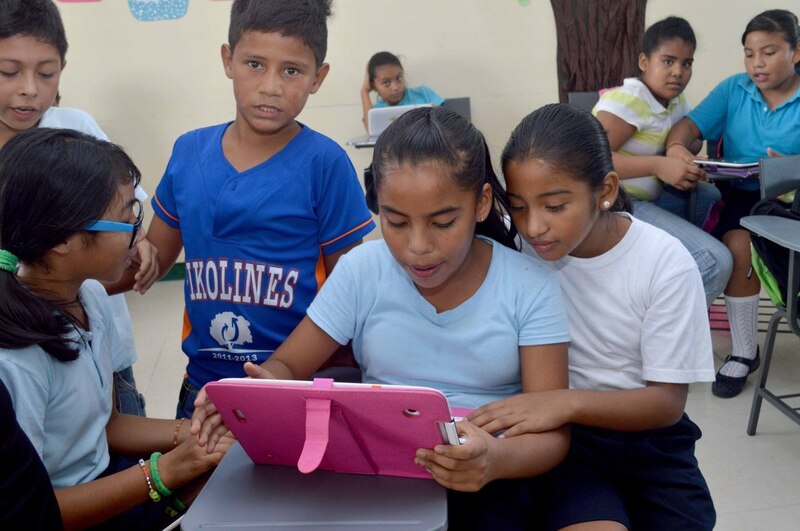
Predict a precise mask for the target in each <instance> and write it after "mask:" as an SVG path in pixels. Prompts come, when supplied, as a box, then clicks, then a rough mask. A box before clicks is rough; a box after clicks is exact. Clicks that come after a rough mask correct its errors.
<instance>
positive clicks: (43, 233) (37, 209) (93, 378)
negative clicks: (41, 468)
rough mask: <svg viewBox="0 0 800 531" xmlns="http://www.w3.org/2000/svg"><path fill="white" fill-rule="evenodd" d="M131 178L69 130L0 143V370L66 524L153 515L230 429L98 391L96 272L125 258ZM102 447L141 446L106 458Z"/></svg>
mask: <svg viewBox="0 0 800 531" xmlns="http://www.w3.org/2000/svg"><path fill="white" fill-rule="evenodd" d="M139 178H140V172H139V170H138V169H137V168H136V166H135V165H134V163H133V162H132V161H131V159H130V158H129V157H128V156H127V155H126V154H125V152H124V151H122V149H120V148H119V147H118V146H116V145H114V144H112V143H109V142H105V141H102V140H97V139H95V138H93V137H90V136H88V135H85V134H82V133H78V132H75V131H69V130H61V129H58V130H57V129H35V130H32V131H30V132H25V133H22V134H20V135H18V136H16V137H15V138H13V139H11V140H10V141H9V142H8V143H7V144H6V145H5V146H4V147H3V149H2V150H0V293H2V294H3V296H2V297H0V379H2V381H3V382H4V383H5V385H6V387H8V390H9V394H10V395H11V398H12V401H13V404H14V409H15V412H16V416H17V420H18V422H19V424H20V426H21V427H22V429H23V430H24V431H25V433H26V435H27V436H28V438H29V439H30V440H31V442H32V443H33V446H34V448H35V449H36V451H37V453H38V454H39V456H40V457H41V459H42V461H43V462H44V464H45V468H46V469H47V472H48V474H49V476H50V481H51V482H52V485H53V487H54V489H55V492H56V498H57V499H58V503H59V506H60V509H61V514H62V517H63V520H64V526H65V527H66V528H76V527H80V528H83V527H89V526H94V525H97V524H101V523H104V522H109V521H110V520H112V519H114V518H115V517H117V516H120V515H121V516H120V517H119V518H117V519H116V520H113V522H112V523H110V524H109V525H111V526H112V527H113V528H115V529H131V528H133V529H135V528H150V527H152V526H153V525H155V524H160V523H163V522H162V520H168V519H169V518H170V517H171V516H172V517H174V516H175V515H176V514H177V512H178V511H179V510H182V508H183V506H184V502H188V501H189V499H190V498H191V493H190V492H189V491H187V490H185V489H184V490H181V489H182V487H184V486H185V485H187V484H188V483H190V482H193V480H195V479H197V478H199V477H201V476H203V475H204V474H205V473H206V472H207V471H209V470H210V469H211V468H213V467H214V466H215V465H216V464H217V463H218V462H219V460H220V459H221V458H222V455H223V454H224V453H225V452H226V450H227V448H228V447H229V446H230V442H232V440H231V439H230V438H226V440H225V443H224V444H223V445H222V446H217V448H216V451H215V452H214V453H208V452H207V451H206V449H205V448H201V447H200V446H199V445H198V444H197V439H196V437H193V436H191V435H190V433H189V425H188V424H189V423H188V422H186V423H183V422H182V421H178V422H176V421H174V420H155V419H147V418H143V417H137V416H132V415H123V414H120V413H118V412H117V410H116V407H115V406H114V403H113V401H112V399H113V378H112V360H111V356H112V352H113V351H114V350H115V349H116V348H118V347H119V341H120V340H119V336H118V333H117V331H116V327H115V326H113V317H112V314H111V311H110V307H109V303H108V295H107V294H106V291H105V289H104V288H103V286H102V285H101V284H100V283H99V282H98V281H106V282H114V281H116V280H118V279H119V278H120V276H121V275H122V273H123V271H124V269H125V268H126V267H127V266H128V265H129V264H130V259H131V256H132V254H133V252H134V251H133V249H132V248H133V245H134V243H135V242H136V236H137V232H138V230H139V228H140V227H141V222H142V208H141V204H140V203H139V202H138V200H137V199H136V198H135V197H134V187H135V186H136V184H137V183H138V181H139ZM111 452H113V453H118V454H123V455H130V456H137V457H141V459H139V462H138V463H137V464H135V465H134V466H131V467H128V468H126V469H123V470H113V469H109V453H111ZM161 453H163V455H161ZM150 500H153V502H150Z"/></svg>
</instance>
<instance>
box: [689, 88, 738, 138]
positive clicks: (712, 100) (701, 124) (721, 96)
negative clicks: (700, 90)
mask: <svg viewBox="0 0 800 531" xmlns="http://www.w3.org/2000/svg"><path fill="white" fill-rule="evenodd" d="M735 82H736V78H735V77H729V78H728V79H726V80H724V81H722V82H721V83H720V84H719V85H717V86H716V87H714V90H712V91H711V92H710V93H709V95H708V96H706V97H705V99H704V100H703V101H701V102H700V104H699V105H698V106H697V107H695V108H694V109H693V110H692V111H691V112H689V114H687V115H686V117H687V118H689V119H690V120H691V121H692V122H694V125H696V126H697V128H698V129H699V130H700V135H701V137H702V138H703V139H704V140H717V139H719V138H720V137H722V133H723V130H724V127H725V122H726V120H727V114H728V97H729V95H730V90H731V84H732V83H735Z"/></svg>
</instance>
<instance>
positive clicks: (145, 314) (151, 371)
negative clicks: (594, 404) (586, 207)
mask: <svg viewBox="0 0 800 531" xmlns="http://www.w3.org/2000/svg"><path fill="white" fill-rule="evenodd" d="M182 286H183V284H182V282H174V281H173V282H160V283H158V284H156V285H155V286H154V287H153V288H152V289H151V290H150V291H149V292H148V293H147V294H146V295H144V296H140V295H138V294H128V295H127V297H128V304H129V306H130V310H131V315H132V316H133V325H134V332H135V334H136V343H137V348H138V351H139V361H138V362H137V363H136V365H135V367H134V369H135V374H136V379H137V382H138V385H139V388H140V389H141V391H142V392H143V393H144V394H145V397H146V398H147V411H148V414H149V415H150V416H153V417H169V418H171V417H173V416H174V414H175V413H174V412H175V404H176V402H177V395H178V388H179V385H180V382H181V379H182V377H183V371H184V365H185V357H184V356H183V354H182V353H181V351H180V346H179V342H180V336H181V327H182V318H183V291H182ZM713 338H714V352H715V354H716V357H717V361H718V362H719V361H720V360H721V359H722V358H724V357H725V356H726V355H727V353H728V351H729V349H730V336H729V334H728V332H727V331H714V332H713ZM760 339H763V337H762V338H760ZM753 380H754V378H753V377H751V381H750V382H749V383H748V387H747V388H746V389H745V392H744V393H742V394H741V395H740V396H738V397H736V398H733V399H729V400H722V399H719V398H715V397H713V396H712V395H711V385H710V384H697V385H693V386H692V387H691V388H690V392H689V401H688V405H687V412H688V413H689V416H691V417H692V419H693V420H694V421H695V422H696V423H697V424H698V425H699V426H700V427H701V428H702V430H703V433H704V436H703V438H702V439H701V440H700V442H699V445H698V448H697V458H698V460H699V461H700V466H701V468H702V470H703V472H704V474H705V476H706V479H707V480H708V483H709V486H710V487H711V492H712V494H713V496H714V501H715V504H716V507H717V513H718V518H717V522H718V525H717V529H720V530H722V531H755V530H759V531H760V530H769V531H783V530H786V531H790V530H791V531H796V530H797V529H800V427H798V426H797V425H796V424H794V423H793V422H791V421H790V420H789V419H787V418H786V417H784V416H783V415H781V414H780V413H778V412H777V411H776V410H775V409H774V408H773V407H772V406H770V405H768V404H765V405H764V407H763V408H762V413H761V420H760V422H759V426H758V433H757V435H755V436H754V437H750V436H748V435H747V433H746V432H745V428H746V425H747V418H748V415H749V412H750V403H751V401H752V395H753V394H752V389H753ZM770 383H771V384H772V385H774V386H776V387H777V388H778V389H779V390H780V388H781V387H785V388H786V390H787V392H788V391H789V390H792V389H794V390H796V391H800V340H798V338H797V337H796V336H794V335H792V334H779V337H778V340H777V344H776V349H775V359H774V361H773V369H772V371H771V372H770ZM798 405H800V404H798Z"/></svg>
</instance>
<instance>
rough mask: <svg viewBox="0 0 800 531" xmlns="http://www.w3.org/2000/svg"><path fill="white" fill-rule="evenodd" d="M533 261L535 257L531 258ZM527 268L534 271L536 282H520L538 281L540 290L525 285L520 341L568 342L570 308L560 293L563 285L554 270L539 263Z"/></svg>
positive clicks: (519, 308) (519, 314)
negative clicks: (559, 282) (566, 307)
mask: <svg viewBox="0 0 800 531" xmlns="http://www.w3.org/2000/svg"><path fill="white" fill-rule="evenodd" d="M532 262H533V261H532ZM533 265H534V266H537V267H530V268H527V269H526V271H530V272H531V273H530V274H532V275H535V276H536V277H537V278H536V281H535V282H529V283H525V282H520V284H521V285H527V286H534V285H538V288H539V289H538V290H532V289H529V288H528V289H524V290H522V293H521V297H520V300H519V303H518V309H517V315H518V316H519V317H518V319H519V323H518V324H519V345H520V346H531V345H551V344H554V343H567V342H569V327H568V324H567V312H566V309H565V306H564V301H563V300H562V295H561V286H560V285H559V284H558V278H557V277H556V275H555V273H553V272H552V271H550V270H549V269H547V268H546V267H545V266H542V265H540V264H536V263H534V264H533Z"/></svg>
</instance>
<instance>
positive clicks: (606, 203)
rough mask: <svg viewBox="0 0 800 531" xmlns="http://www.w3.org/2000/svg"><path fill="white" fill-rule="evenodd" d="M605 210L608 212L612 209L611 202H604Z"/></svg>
mask: <svg viewBox="0 0 800 531" xmlns="http://www.w3.org/2000/svg"><path fill="white" fill-rule="evenodd" d="M602 206H603V210H608V209H609V208H611V201H603V205H602Z"/></svg>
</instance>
